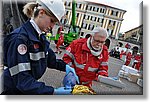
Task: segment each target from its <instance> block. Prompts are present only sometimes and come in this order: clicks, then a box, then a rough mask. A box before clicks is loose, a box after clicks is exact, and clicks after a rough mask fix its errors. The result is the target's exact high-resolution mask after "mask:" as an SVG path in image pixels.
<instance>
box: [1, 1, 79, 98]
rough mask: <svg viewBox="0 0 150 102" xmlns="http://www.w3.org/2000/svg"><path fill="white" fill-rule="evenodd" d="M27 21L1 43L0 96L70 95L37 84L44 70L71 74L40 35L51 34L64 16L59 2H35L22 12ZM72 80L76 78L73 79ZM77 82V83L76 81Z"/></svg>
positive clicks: (71, 69)
mask: <svg viewBox="0 0 150 102" xmlns="http://www.w3.org/2000/svg"><path fill="white" fill-rule="evenodd" d="M23 12H24V14H26V15H27V16H28V17H29V18H30V19H29V20H28V21H27V22H25V24H23V25H22V26H21V27H19V28H17V29H15V30H14V31H13V32H12V33H10V34H9V35H8V36H7V37H6V38H5V40H4V66H5V69H4V73H3V77H4V89H3V92H2V94H31V95H33V94H56V95H57V94H70V92H71V89H68V90H67V89H65V88H64V87H60V88H57V89H54V88H53V87H52V86H46V85H45V83H43V82H39V81H38V79H39V78H41V77H42V75H43V74H44V72H45V71H46V68H47V67H48V68H54V69H58V70H61V71H66V73H67V72H70V71H71V72H73V73H74V75H76V74H75V71H74V69H73V68H71V67H69V65H66V63H65V62H64V61H62V60H56V56H55V53H54V52H53V51H52V49H50V48H49V42H48V41H47V40H46V37H45V36H44V35H43V34H42V32H43V31H44V32H47V31H49V30H52V28H53V26H54V25H55V23H56V22H59V21H60V19H61V17H62V16H63V15H64V13H65V7H64V3H63V2H62V0H38V1H36V2H32V3H28V4H26V5H25V6H24V10H23ZM76 78H78V77H77V76H76ZM77 80H78V79H77Z"/></svg>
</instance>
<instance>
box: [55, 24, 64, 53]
mask: <svg viewBox="0 0 150 102" xmlns="http://www.w3.org/2000/svg"><path fill="white" fill-rule="evenodd" d="M57 34H59V35H60V36H59V39H58V42H57V44H56V53H58V54H60V53H61V50H60V48H59V47H60V45H62V44H63V43H64V32H63V27H62V26H60V27H59V29H58V32H57Z"/></svg>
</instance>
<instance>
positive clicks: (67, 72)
mask: <svg viewBox="0 0 150 102" xmlns="http://www.w3.org/2000/svg"><path fill="white" fill-rule="evenodd" d="M69 72H72V73H73V74H74V76H75V77H76V81H77V83H78V84H79V78H78V76H77V74H76V72H75V70H74V68H72V67H70V66H69V65H66V75H67V74H69Z"/></svg>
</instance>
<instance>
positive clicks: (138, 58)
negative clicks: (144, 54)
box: [132, 53, 141, 71]
mask: <svg viewBox="0 0 150 102" xmlns="http://www.w3.org/2000/svg"><path fill="white" fill-rule="evenodd" d="M140 66H141V55H140V53H137V54H136V55H135V56H134V63H133V65H132V67H133V68H135V69H137V70H138V71H139V70H140Z"/></svg>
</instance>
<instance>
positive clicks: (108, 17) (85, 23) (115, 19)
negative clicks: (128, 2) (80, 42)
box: [61, 0, 126, 38]
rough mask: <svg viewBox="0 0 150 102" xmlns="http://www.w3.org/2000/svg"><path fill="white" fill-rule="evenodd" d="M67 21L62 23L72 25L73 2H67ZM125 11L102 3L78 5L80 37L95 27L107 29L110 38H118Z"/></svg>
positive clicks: (86, 2) (77, 23)
mask: <svg viewBox="0 0 150 102" xmlns="http://www.w3.org/2000/svg"><path fill="white" fill-rule="evenodd" d="M64 4H65V8H66V15H65V19H62V20H61V22H62V24H64V25H71V19H72V2H71V1H67V0H65V2H64ZM125 12H126V11H125V10H122V9H119V8H116V7H112V6H108V5H105V4H101V3H95V2H89V1H84V2H83V1H82V2H77V3H76V25H77V26H79V27H80V33H79V34H80V37H83V36H85V35H86V34H87V33H89V32H90V31H91V30H93V28H94V27H95V26H101V27H104V28H105V29H107V31H108V32H109V35H110V37H114V38H117V35H118V33H119V31H120V27H121V24H122V21H123V16H124V14H125Z"/></svg>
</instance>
